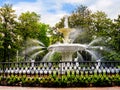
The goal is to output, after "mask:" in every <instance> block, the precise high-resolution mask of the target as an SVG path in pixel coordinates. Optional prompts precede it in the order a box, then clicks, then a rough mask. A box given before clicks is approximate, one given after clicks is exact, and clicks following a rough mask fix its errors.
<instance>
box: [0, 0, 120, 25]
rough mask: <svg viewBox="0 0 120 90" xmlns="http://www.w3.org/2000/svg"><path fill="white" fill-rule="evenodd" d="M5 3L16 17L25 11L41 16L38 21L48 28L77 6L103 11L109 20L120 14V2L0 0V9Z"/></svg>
mask: <svg viewBox="0 0 120 90" xmlns="http://www.w3.org/2000/svg"><path fill="white" fill-rule="evenodd" d="M5 3H7V4H8V3H9V4H12V5H13V9H14V10H16V12H15V13H16V14H17V15H18V16H19V15H20V14H21V13H22V12H26V11H31V12H32V11H34V12H36V13H37V14H39V15H40V16H41V19H40V21H41V22H43V23H46V24H49V25H50V26H54V25H55V24H56V23H57V22H59V21H60V19H61V18H62V17H63V16H65V15H70V14H71V12H72V11H73V10H75V8H76V7H77V6H79V5H84V6H87V7H88V8H89V9H90V10H92V12H96V11H97V10H99V11H103V12H105V13H106V14H107V15H108V17H109V18H111V19H115V18H117V16H118V15H119V14H120V0H0V7H1V6H3V5H4V4H5Z"/></svg>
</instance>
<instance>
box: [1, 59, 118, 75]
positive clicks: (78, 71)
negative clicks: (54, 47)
mask: <svg viewBox="0 0 120 90" xmlns="http://www.w3.org/2000/svg"><path fill="white" fill-rule="evenodd" d="M54 74H56V75H68V74H70V75H71V74H74V75H94V74H120V61H98V62H96V61H84V62H0V76H4V77H6V76H10V75H28V76H33V75H38V76H43V75H54Z"/></svg>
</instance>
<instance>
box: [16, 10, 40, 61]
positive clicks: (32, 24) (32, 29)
mask: <svg viewBox="0 0 120 90" xmlns="http://www.w3.org/2000/svg"><path fill="white" fill-rule="evenodd" d="M18 19H19V30H20V35H21V36H22V38H23V45H22V46H23V47H24V49H26V48H27V46H26V41H27V39H28V38H36V37H38V35H39V34H38V32H39V19H40V16H39V15H38V14H36V13H35V12H29V11H28V12H25V13H22V14H21V15H20V16H19V18H18ZM26 59H27V55H26V53H25V60H26Z"/></svg>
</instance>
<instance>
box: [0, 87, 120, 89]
mask: <svg viewBox="0 0 120 90" xmlns="http://www.w3.org/2000/svg"><path fill="white" fill-rule="evenodd" d="M0 90H120V87H87V88H44V87H12V86H0Z"/></svg>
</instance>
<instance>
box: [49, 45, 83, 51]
mask: <svg viewBox="0 0 120 90" xmlns="http://www.w3.org/2000/svg"><path fill="white" fill-rule="evenodd" d="M84 49H85V46H84V45H81V44H54V45H51V46H50V47H48V50H49V51H55V52H76V51H79V50H80V51H82V50H84Z"/></svg>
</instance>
